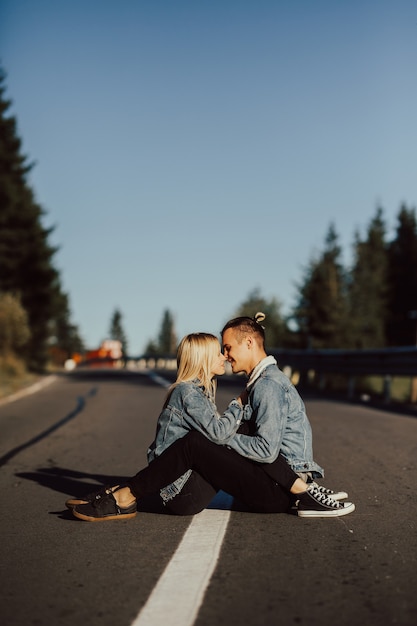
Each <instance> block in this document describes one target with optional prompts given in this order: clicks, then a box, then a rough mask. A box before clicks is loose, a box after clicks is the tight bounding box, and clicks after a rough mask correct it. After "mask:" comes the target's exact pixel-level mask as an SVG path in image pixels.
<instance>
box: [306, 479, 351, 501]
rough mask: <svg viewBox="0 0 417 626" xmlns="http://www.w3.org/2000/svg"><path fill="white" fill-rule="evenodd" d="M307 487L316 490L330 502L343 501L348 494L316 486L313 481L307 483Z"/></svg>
mask: <svg viewBox="0 0 417 626" xmlns="http://www.w3.org/2000/svg"><path fill="white" fill-rule="evenodd" d="M308 486H309V487H315V488H316V489H318V490H319V491H320V493H323V494H324V495H325V496H328V497H329V498H331V499H332V500H344V499H345V498H347V497H348V494H347V493H346V491H333V490H332V489H327V487H323V486H322V485H318V484H317V483H316V482H314V481H312V482H311V483H308Z"/></svg>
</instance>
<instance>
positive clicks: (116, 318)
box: [109, 309, 128, 357]
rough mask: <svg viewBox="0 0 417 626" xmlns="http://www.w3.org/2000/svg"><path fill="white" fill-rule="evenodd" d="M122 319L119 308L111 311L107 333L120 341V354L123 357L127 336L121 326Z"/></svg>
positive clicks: (125, 351) (126, 350)
mask: <svg viewBox="0 0 417 626" xmlns="http://www.w3.org/2000/svg"><path fill="white" fill-rule="evenodd" d="M122 319H123V316H122V314H121V312H120V311H119V309H115V310H114V312H113V315H112V318H111V321H110V328H109V333H110V339H116V340H117V341H120V343H121V346H122V354H123V356H124V357H126V356H127V354H128V347H127V338H126V333H125V331H124V328H123V322H122Z"/></svg>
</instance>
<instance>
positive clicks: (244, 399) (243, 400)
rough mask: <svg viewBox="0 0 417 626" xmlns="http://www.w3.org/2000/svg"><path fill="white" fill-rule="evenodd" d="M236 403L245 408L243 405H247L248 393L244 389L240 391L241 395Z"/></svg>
mask: <svg viewBox="0 0 417 626" xmlns="http://www.w3.org/2000/svg"><path fill="white" fill-rule="evenodd" d="M238 401H239V402H240V403H241V404H242V406H245V404H247V403H248V392H247V391H246V389H244V390H243V391H242V393H241V394H240V396H239V397H238Z"/></svg>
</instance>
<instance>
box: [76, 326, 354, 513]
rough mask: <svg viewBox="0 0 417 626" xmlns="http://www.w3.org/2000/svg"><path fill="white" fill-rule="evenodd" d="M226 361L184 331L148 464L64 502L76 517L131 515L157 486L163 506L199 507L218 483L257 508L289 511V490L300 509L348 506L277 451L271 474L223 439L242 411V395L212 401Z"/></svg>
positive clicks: (206, 341) (211, 345)
mask: <svg viewBox="0 0 417 626" xmlns="http://www.w3.org/2000/svg"><path fill="white" fill-rule="evenodd" d="M225 360H226V359H225V357H224V355H223V354H222V352H221V347H220V343H219V341H218V340H217V338H216V337H214V335H210V334H207V333H194V334H192V335H187V336H186V337H184V339H183V340H182V341H181V343H180V346H179V349H178V355H177V363H178V373H177V379H176V382H175V383H174V384H173V385H172V386H171V388H170V390H169V392H168V396H167V399H166V401H165V404H164V407H163V410H162V412H161V414H160V416H159V418H158V424H157V432H156V438H155V441H154V442H153V444H152V445H151V446H150V448H149V450H148V460H149V461H150V465H149V466H148V467H147V468H145V469H144V470H142V471H140V472H139V473H138V474H137V475H136V476H135V477H133V478H132V479H130V480H129V481H128V483H127V484H126V485H125V486H116V487H111V488H108V489H104V490H101V491H99V492H97V493H96V494H94V495H93V496H92V497H90V498H88V499H86V500H85V501H81V500H78V501H77V500H69V501H67V506H69V507H70V508H72V510H73V514H74V515H75V517H77V518H79V519H83V520H86V521H104V520H110V519H127V518H130V517H134V516H135V515H136V500H139V499H140V498H142V497H145V496H147V495H150V494H151V493H154V492H155V491H158V490H159V491H160V494H161V497H162V499H163V501H164V503H165V504H166V505H167V507H168V508H169V510H170V511H171V512H173V513H176V514H179V515H190V514H195V513H198V512H199V511H201V510H202V509H204V508H205V507H206V506H207V505H208V504H209V502H210V501H211V499H212V498H213V496H214V495H215V493H216V492H217V491H219V490H223V491H226V492H227V493H229V494H231V495H232V496H234V497H236V498H238V499H239V500H241V501H242V502H244V503H245V504H246V505H247V506H248V507H249V508H250V509H251V510H253V511H258V512H271V513H283V512H286V511H288V509H289V507H290V501H291V496H290V493H292V494H294V496H296V497H297V499H298V500H299V505H298V514H299V515H300V516H305V517H307V516H308V517H316V516H339V515H346V514H347V513H350V512H351V511H352V510H354V505H353V504H351V503H345V504H341V503H339V502H336V501H334V500H332V499H330V498H328V497H327V496H326V495H324V494H322V493H320V492H319V491H318V490H316V489H315V488H310V487H308V486H307V484H306V483H305V482H304V481H303V480H301V479H300V478H299V477H298V476H297V475H296V474H295V473H294V472H293V470H292V469H291V468H290V467H289V466H288V464H287V463H286V461H285V459H284V458H283V457H282V456H281V455H280V456H279V457H278V459H277V460H276V461H275V462H274V463H272V464H269V465H270V468H269V471H270V473H271V468H272V467H273V472H272V474H273V476H274V478H272V477H271V476H270V475H268V474H266V472H265V471H264V469H263V467H262V464H260V463H256V462H254V461H250V460H247V459H245V458H243V457H242V456H240V455H239V454H238V453H237V452H234V451H233V450H230V449H229V448H228V447H227V445H225V444H227V442H228V441H229V440H230V438H231V437H232V436H233V435H234V434H235V433H236V431H237V429H238V428H239V425H240V423H241V421H242V418H243V415H244V407H243V405H242V401H241V399H240V398H237V399H235V400H232V401H231V402H230V404H229V406H228V407H227V409H226V411H225V412H224V413H223V414H222V415H219V413H218V411H217V408H216V405H215V404H214V394H215V385H216V383H215V377H216V376H219V375H222V374H223V373H224V370H225V365H224V364H225ZM219 444H221V445H219ZM293 499H294V498H293Z"/></svg>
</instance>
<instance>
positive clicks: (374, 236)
mask: <svg viewBox="0 0 417 626" xmlns="http://www.w3.org/2000/svg"><path fill="white" fill-rule="evenodd" d="M385 232H386V229H385V222H384V220H383V212H382V209H381V208H378V209H377V211H376V214H375V217H374V218H373V219H372V221H371V222H370V224H369V227H368V231H367V237H366V239H365V240H361V238H360V236H359V233H356V235H355V242H354V263H353V267H352V270H351V272H350V285H349V309H350V314H349V321H348V331H349V339H348V343H349V347H352V348H356V349H362V348H381V347H383V346H385V345H386V334H385V327H386V319H387V288H388V283H387V280H388V278H387V269H388V267H387V263H388V258H387V244H386V241H385Z"/></svg>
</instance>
